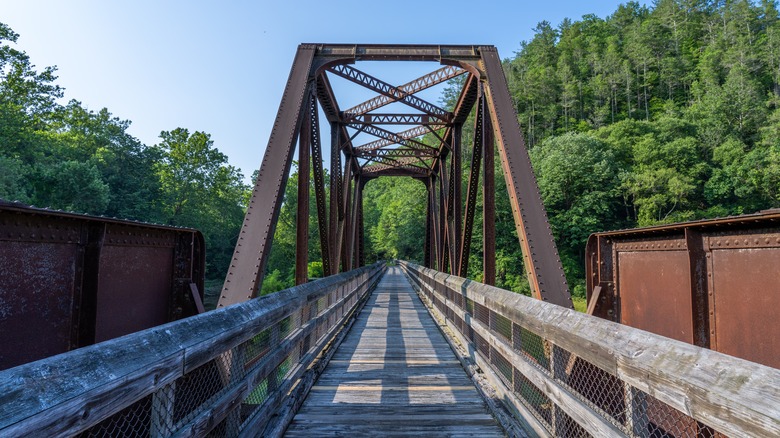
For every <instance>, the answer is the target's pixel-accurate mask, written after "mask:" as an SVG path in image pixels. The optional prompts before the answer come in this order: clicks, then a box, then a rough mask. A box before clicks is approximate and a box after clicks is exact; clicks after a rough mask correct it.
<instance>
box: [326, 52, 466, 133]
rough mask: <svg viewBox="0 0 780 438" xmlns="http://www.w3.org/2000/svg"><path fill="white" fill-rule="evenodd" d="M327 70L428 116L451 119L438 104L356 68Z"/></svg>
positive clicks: (344, 67) (340, 67) (332, 68)
mask: <svg viewBox="0 0 780 438" xmlns="http://www.w3.org/2000/svg"><path fill="white" fill-rule="evenodd" d="M328 71H329V72H331V73H333V74H336V75H338V76H341V77H343V78H344V79H348V80H350V81H352V82H355V83H357V84H360V85H362V86H364V87H366V88H368V89H370V90H374V91H376V92H377V93H381V94H383V95H385V96H388V97H390V98H393V99H396V100H397V101H398V102H401V103H403V104H406V105H408V106H410V107H412V108H414V109H416V110H419V111H422V112H424V113H425V114H428V115H429V116H432V117H436V118H438V119H441V120H443V121H449V120H451V119H452V114H451V113H449V112H447V111H445V110H443V109H441V108H439V107H438V106H436V105H434V104H432V103H430V102H426V101H425V100H423V99H420V98H419V97H417V96H415V95H413V94H410V93H407V92H405V91H404V90H401V89H400V88H398V87H394V86H393V85H390V84H388V83H387V82H385V81H383V80H381V79H378V78H375V77H373V76H371V75H369V74H367V73H364V72H362V71H360V70H358V69H356V68H352V67H350V66H348V65H343V64H341V65H335V66H333V67H330V68H329V69H328Z"/></svg>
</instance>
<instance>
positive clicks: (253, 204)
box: [218, 45, 317, 307]
mask: <svg viewBox="0 0 780 438" xmlns="http://www.w3.org/2000/svg"><path fill="white" fill-rule="evenodd" d="M316 50H317V47H316V46H315V45H301V46H299V47H298V52H297V53H296V55H295V60H294V61H293V66H292V69H291V70H290V76H289V78H288V79H287V85H286V86H285V90H284V93H283V94H282V102H281V104H280V105H279V111H278V112H277V114H276V120H275V121H274V125H273V129H272V130H271V136H270V139H269V141H268V146H267V147H266V150H265V155H264V156H263V162H262V164H261V165H260V171H259V173H258V177H257V181H255V187H254V190H253V191H252V196H251V197H250V199H249V206H248V207H247V214H246V216H244V223H243V225H242V226H241V233H240V234H239V236H238V242H237V243H236V249H235V251H234V252H233V258H232V260H231V263H230V267H229V268H228V274H227V277H226V278H225V283H224V285H223V287H222V293H221V294H220V298H219V303H218V307H225V306H229V305H231V304H235V303H239V302H242V301H246V300H248V299H250V298H253V297H254V296H256V295H257V292H258V290H259V288H260V284H261V282H262V278H263V274H264V270H265V265H266V263H267V262H268V256H269V254H270V252H271V241H272V240H273V235H274V230H275V229H276V220H277V219H278V217H279V210H280V209H281V204H282V198H283V193H284V187H285V185H286V183H287V175H288V174H289V173H290V166H291V164H292V154H293V149H294V147H293V144H294V143H295V139H296V136H297V134H298V129H299V126H300V120H301V109H302V106H303V102H304V98H305V96H306V89H307V88H308V78H309V74H310V70H311V65H312V61H313V60H314V54H315V52H316Z"/></svg>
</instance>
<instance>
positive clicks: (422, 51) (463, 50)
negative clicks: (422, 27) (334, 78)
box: [317, 44, 479, 62]
mask: <svg viewBox="0 0 780 438" xmlns="http://www.w3.org/2000/svg"><path fill="white" fill-rule="evenodd" d="M317 55H318V57H322V58H327V59H335V60H344V59H347V60H351V61H431V62H443V61H444V60H452V61H478V60H479V48H478V46H468V45H434V44H417V45H393V44H318V45H317Z"/></svg>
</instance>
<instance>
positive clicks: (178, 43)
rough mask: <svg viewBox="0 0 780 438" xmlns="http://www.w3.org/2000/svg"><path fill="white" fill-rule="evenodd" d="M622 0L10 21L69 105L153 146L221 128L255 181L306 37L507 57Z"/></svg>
mask: <svg viewBox="0 0 780 438" xmlns="http://www.w3.org/2000/svg"><path fill="white" fill-rule="evenodd" d="M620 3H624V2H621V1H610V0H603V1H582V0H579V1H575V0H550V1H541V2H540V1H487V0H485V1H482V2H476V1H469V2H462V1H451V2H440V1H439V2H436V1H428V2H426V1H419V0H418V1H405V0H403V1H385V2H379V1H365V0H364V1H309V0H286V1H277V2H268V1H255V2H251V1H233V0H223V1H219V2H218V1H212V2H207V1H162V0H155V1H151V0H132V1H122V2H120V1H109V0H102V1H87V0H69V1H67V2H66V1H61V0H47V1H43V0H0V11H1V12H0V22H4V23H6V24H8V25H9V26H11V28H12V29H14V30H15V31H16V32H17V33H19V34H20V38H19V41H18V48H20V49H22V50H24V51H26V52H27V53H28V55H30V57H31V59H32V61H33V63H34V64H35V65H37V66H38V67H44V66H49V65H56V66H58V68H59V80H58V84H59V85H61V86H62V87H64V88H65V100H69V99H77V100H80V101H81V102H82V103H83V104H84V105H85V106H87V107H88V108H89V109H91V110H96V111H97V110H99V109H101V108H103V107H106V108H108V109H109V111H111V112H112V113H113V114H114V115H115V116H117V117H120V118H122V119H128V120H130V121H132V123H133V124H132V125H131V128H130V133H131V134H132V135H134V136H136V137H138V138H139V139H140V140H141V141H143V142H144V143H146V144H149V145H151V144H155V143H156V142H157V141H158V136H159V133H160V131H163V130H172V129H174V128H177V127H184V128H187V129H189V130H190V131H195V130H198V131H204V132H207V133H210V134H211V135H212V139H213V140H214V142H215V146H216V147H217V148H219V149H220V150H221V151H222V152H224V153H225V154H227V155H228V156H229V159H230V163H231V164H233V165H234V166H237V167H239V168H241V169H242V171H243V173H244V175H246V176H248V175H251V173H252V171H253V170H254V169H256V168H257V167H259V165H260V161H261V159H262V154H263V151H264V149H265V145H266V143H267V141H268V135H269V133H270V129H271V125H272V123H273V119H274V116H275V114H276V110H277V108H278V105H279V99H280V98H281V93H282V90H283V88H284V83H285V81H286V80H287V75H288V73H289V70H290V65H291V62H292V59H293V55H294V54H295V49H296V47H297V46H298V44H299V43H302V42H322V43H389V44H393V43H395V44H491V45H495V46H496V47H497V48H498V50H499V53H500V55H501V56H502V57H504V58H507V57H510V56H512V55H513V54H514V52H515V51H517V50H519V48H520V42H521V41H524V40H529V39H530V38H531V37H532V36H533V30H532V29H533V28H534V27H535V26H536V24H537V23H538V22H539V21H542V20H547V21H549V22H550V23H552V24H553V25H554V26H557V25H558V24H559V23H560V22H561V21H562V20H563V19H564V18H566V17H568V18H572V19H578V18H580V17H581V16H582V15H584V14H591V13H592V14H596V15H597V16H600V17H605V16H607V15H609V14H611V13H612V12H614V10H615V9H616V8H617V6H618V5H619V4H620ZM640 3H646V4H649V3H650V2H640ZM478 4H479V6H478ZM434 68H435V67H434ZM431 70H432V69H431ZM421 73H422V72H421ZM407 76H408V74H407ZM383 79H387V80H388V82H396V83H399V84H400V83H402V82H404V81H405V79H411V77H399V78H395V77H392V74H391V76H390V77H383ZM325 138H327V137H325Z"/></svg>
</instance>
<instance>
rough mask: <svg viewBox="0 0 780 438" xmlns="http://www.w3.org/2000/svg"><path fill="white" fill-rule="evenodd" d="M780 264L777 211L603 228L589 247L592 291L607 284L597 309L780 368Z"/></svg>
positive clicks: (627, 321) (599, 313)
mask: <svg viewBox="0 0 780 438" xmlns="http://www.w3.org/2000/svg"><path fill="white" fill-rule="evenodd" d="M778 266H780V213H778V212H777V211H769V212H763V213H758V214H752V215H743V216H736V217H729V218H724V219H714V220H705V221H695V222H687V223H680V224H671V225H662V226H657V227H648V228H639V229H634V230H621V231H611V232H604V233H598V234H594V235H592V236H591V237H590V239H589V241H588V245H587V247H586V270H587V288H588V297H589V298H590V297H591V295H592V293H593V290H594V288H595V287H597V286H602V287H607V289H605V290H602V292H601V294H600V298H599V303H596V304H595V311H594V314H595V315H597V316H600V317H602V318H607V319H611V320H613V321H617V322H621V323H624V324H627V325H631V326H633V327H637V328H641V329H644V330H648V331H651V332H654V333H657V334H661V335H664V336H668V337H671V338H674V339H678V340H681V341H685V342H688V343H692V344H695V345H698V346H701V347H706V348H711V349H713V350H717V351H720V352H723V353H727V354H731V355H733V356H737V357H741V358H744V359H747V360H751V361H754V362H758V363H761V364H764V365H768V366H772V367H775V368H780V318H778V317H777V312H776V310H775V308H776V307H777V306H776V303H777V302H778V301H780V270H778ZM613 284H614V289H613V290H609V289H608V287H609V286H611V285H613ZM610 300H612V301H613V303H614V307H613V308H612V309H610V308H609V307H610V306H609V305H608V304H607V302H608V301H610Z"/></svg>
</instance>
